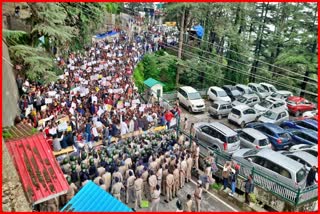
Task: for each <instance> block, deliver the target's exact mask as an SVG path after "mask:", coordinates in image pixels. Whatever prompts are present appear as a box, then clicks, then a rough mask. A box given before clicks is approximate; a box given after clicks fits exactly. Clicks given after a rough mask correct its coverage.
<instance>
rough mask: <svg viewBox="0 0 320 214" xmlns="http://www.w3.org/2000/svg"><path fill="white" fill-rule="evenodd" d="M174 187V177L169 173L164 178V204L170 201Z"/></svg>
mask: <svg viewBox="0 0 320 214" xmlns="http://www.w3.org/2000/svg"><path fill="white" fill-rule="evenodd" d="M173 186H174V177H173V174H172V173H171V172H170V171H169V173H168V175H167V177H166V193H167V199H166V200H165V202H166V203H169V201H171V200H172V192H173V188H174V187H173Z"/></svg>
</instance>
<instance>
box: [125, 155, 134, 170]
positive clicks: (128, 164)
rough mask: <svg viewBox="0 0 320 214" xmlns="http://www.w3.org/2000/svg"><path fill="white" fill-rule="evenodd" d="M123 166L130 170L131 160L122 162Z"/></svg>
mask: <svg viewBox="0 0 320 214" xmlns="http://www.w3.org/2000/svg"><path fill="white" fill-rule="evenodd" d="M124 165H125V166H126V167H127V169H129V168H131V166H132V160H131V158H127V159H126V160H125V161H124Z"/></svg>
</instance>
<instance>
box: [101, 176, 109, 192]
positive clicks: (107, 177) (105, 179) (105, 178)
mask: <svg viewBox="0 0 320 214" xmlns="http://www.w3.org/2000/svg"><path fill="white" fill-rule="evenodd" d="M102 180H103V181H104V185H106V190H107V192H110V187H111V173H110V172H105V173H104V174H103V175H102Z"/></svg>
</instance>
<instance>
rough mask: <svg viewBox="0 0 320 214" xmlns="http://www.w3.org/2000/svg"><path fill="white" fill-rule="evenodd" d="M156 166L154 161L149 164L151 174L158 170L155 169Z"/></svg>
mask: <svg viewBox="0 0 320 214" xmlns="http://www.w3.org/2000/svg"><path fill="white" fill-rule="evenodd" d="M157 166H158V164H157V162H156V161H153V162H151V163H150V165H149V169H150V170H152V171H153V173H156V172H157V170H158V169H157Z"/></svg>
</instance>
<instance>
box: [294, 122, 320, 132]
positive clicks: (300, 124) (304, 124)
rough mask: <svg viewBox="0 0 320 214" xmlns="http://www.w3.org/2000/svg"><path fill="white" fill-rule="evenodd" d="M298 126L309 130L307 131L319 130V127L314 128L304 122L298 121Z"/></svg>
mask: <svg viewBox="0 0 320 214" xmlns="http://www.w3.org/2000/svg"><path fill="white" fill-rule="evenodd" d="M296 124H297V125H298V126H301V127H304V128H307V129H311V130H314V131H318V128H317V127H315V126H312V125H311V124H309V123H306V122H305V121H303V120H301V121H297V122H296Z"/></svg>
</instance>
